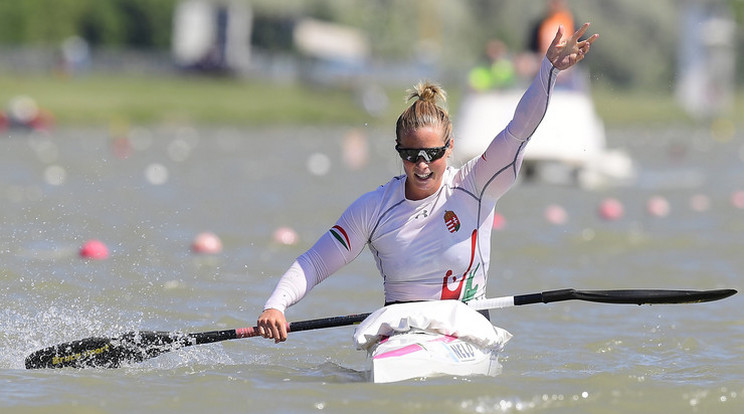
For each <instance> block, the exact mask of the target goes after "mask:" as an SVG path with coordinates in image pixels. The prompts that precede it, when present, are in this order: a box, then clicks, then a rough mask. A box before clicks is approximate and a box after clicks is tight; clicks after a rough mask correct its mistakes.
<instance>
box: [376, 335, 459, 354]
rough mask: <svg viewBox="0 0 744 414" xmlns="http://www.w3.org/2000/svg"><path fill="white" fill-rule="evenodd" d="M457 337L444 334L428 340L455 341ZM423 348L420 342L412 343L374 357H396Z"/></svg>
mask: <svg viewBox="0 0 744 414" xmlns="http://www.w3.org/2000/svg"><path fill="white" fill-rule="evenodd" d="M387 339H388V338H385V340H387ZM455 339H457V338H455V337H454V336H442V337H439V338H436V339H432V340H431V341H428V342H447V343H449V342H452V341H454V340H455ZM422 349H424V347H423V346H421V345H419V344H411V345H407V346H404V347H403V348H400V349H396V350H395V351H390V352H385V353H384V354H380V355H376V356H375V357H374V358H373V359H383V358H395V357H399V356H403V355H408V354H412V353H414V352H418V351H421V350H422Z"/></svg>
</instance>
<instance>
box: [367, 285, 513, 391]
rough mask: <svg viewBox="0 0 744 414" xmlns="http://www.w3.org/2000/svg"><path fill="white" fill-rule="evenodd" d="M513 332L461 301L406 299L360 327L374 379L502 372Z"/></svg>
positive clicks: (379, 310)
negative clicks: (504, 352)
mask: <svg viewBox="0 0 744 414" xmlns="http://www.w3.org/2000/svg"><path fill="white" fill-rule="evenodd" d="M510 338H511V334H510V333H509V332H507V331H506V330H504V329H502V328H499V327H497V326H494V325H493V324H491V322H490V321H489V320H488V319H487V318H486V317H485V316H484V315H482V314H480V313H479V312H478V311H476V310H475V309H473V308H471V307H469V306H468V305H466V304H464V303H462V302H459V301H455V300H442V301H431V302H416V303H403V304H396V305H390V306H386V307H384V308H381V309H378V310H377V311H375V312H373V313H372V314H370V316H369V317H367V319H365V320H364V321H363V322H362V323H361V324H359V326H358V327H357V328H356V330H355V331H354V342H355V343H356V345H357V349H360V350H365V351H367V362H368V366H367V368H368V372H369V379H370V380H371V381H373V382H377V383H383V382H396V381H404V380H408V379H414V378H429V377H438V376H457V377H460V376H471V375H496V374H498V373H499V372H500V369H501V365H500V364H499V362H498V354H499V352H500V351H501V350H502V349H503V347H504V344H505V343H506V342H508V341H509V339H510Z"/></svg>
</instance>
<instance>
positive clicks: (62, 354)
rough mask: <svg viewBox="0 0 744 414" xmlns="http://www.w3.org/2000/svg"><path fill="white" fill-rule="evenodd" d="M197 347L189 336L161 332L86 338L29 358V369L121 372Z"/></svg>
mask: <svg viewBox="0 0 744 414" xmlns="http://www.w3.org/2000/svg"><path fill="white" fill-rule="evenodd" d="M195 343H196V342H195V340H194V339H193V338H191V337H190V336H189V335H186V334H180V333H173V332H159V331H139V332H129V333H126V334H124V335H122V336H120V337H118V338H98V337H93V338H86V339H81V340H78V341H73V342H67V343H63V344H59V345H54V346H51V347H48V348H44V349H41V350H38V351H36V352H34V353H32V354H31V355H29V356H28V357H27V358H26V369H38V368H64V367H69V368H118V367H120V366H121V365H123V364H130V363H136V362H142V361H144V360H146V359H150V358H154V357H156V356H158V355H160V354H162V353H164V352H170V351H173V350H176V349H179V348H183V347H185V346H189V345H194V344H195Z"/></svg>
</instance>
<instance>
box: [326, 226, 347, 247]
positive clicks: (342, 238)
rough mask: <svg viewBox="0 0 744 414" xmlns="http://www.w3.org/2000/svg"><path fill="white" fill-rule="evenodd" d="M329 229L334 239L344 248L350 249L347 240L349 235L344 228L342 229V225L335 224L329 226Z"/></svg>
mask: <svg viewBox="0 0 744 414" xmlns="http://www.w3.org/2000/svg"><path fill="white" fill-rule="evenodd" d="M330 231H331V235H333V237H335V238H336V240H338V242H339V243H341V245H342V246H344V248H345V249H346V250H351V243H350V242H349V235H348V234H346V230H344V228H343V227H341V226H339V225H335V226H333V227H331V230H330Z"/></svg>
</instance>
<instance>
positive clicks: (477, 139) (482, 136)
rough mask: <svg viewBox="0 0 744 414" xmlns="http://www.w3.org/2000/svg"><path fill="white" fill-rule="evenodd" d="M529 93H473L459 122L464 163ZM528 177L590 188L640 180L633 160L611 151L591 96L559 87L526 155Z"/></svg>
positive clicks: (457, 145) (482, 147) (459, 157)
mask: <svg viewBox="0 0 744 414" xmlns="http://www.w3.org/2000/svg"><path fill="white" fill-rule="evenodd" d="M523 93H524V91H523V90H518V89H508V90H495V91H488V92H479V93H470V94H468V95H466V96H465V98H464V99H463V102H462V104H461V106H460V109H459V111H458V114H457V115H458V116H457V118H456V120H455V128H456V131H455V138H456V141H455V153H454V156H455V159H456V160H457V161H459V162H460V163H464V162H466V161H468V160H470V159H472V158H473V157H476V156H479V155H481V154H482V153H483V151H485V149H486V147H487V146H488V144H489V143H490V142H491V140H492V139H493V137H494V136H495V135H496V134H497V133H498V132H499V131H501V130H502V129H504V128H505V127H506V125H507V124H508V123H509V121H510V120H511V118H512V117H513V115H514V111H515V109H516V108H517V104H518V103H519V99H520V98H521V97H522V94H523ZM522 171H523V173H522V176H523V177H525V178H526V179H536V180H541V181H546V182H550V183H556V184H578V185H580V186H582V187H585V188H593V187H599V186H605V185H616V184H623V183H626V182H628V181H629V180H632V179H633V177H634V175H635V174H634V167H633V163H632V161H631V159H630V157H629V156H628V155H627V154H625V153H624V152H623V151H621V150H618V149H608V148H607V145H606V141H605V130H604V123H603V122H602V120H601V119H600V118H599V116H597V114H596V113H595V110H594V105H593V102H592V99H591V97H590V96H589V94H588V93H587V92H585V91H581V90H574V89H568V88H558V87H557V88H556V89H555V90H554V91H553V95H552V96H551V102H550V106H549V107H548V111H547V113H546V114H545V117H544V118H543V121H542V123H541V124H540V126H539V127H538V128H537V131H535V134H534V135H533V137H532V138H531V140H530V143H529V145H528V146H527V148H526V150H525V156H524V163H523V168H522Z"/></svg>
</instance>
